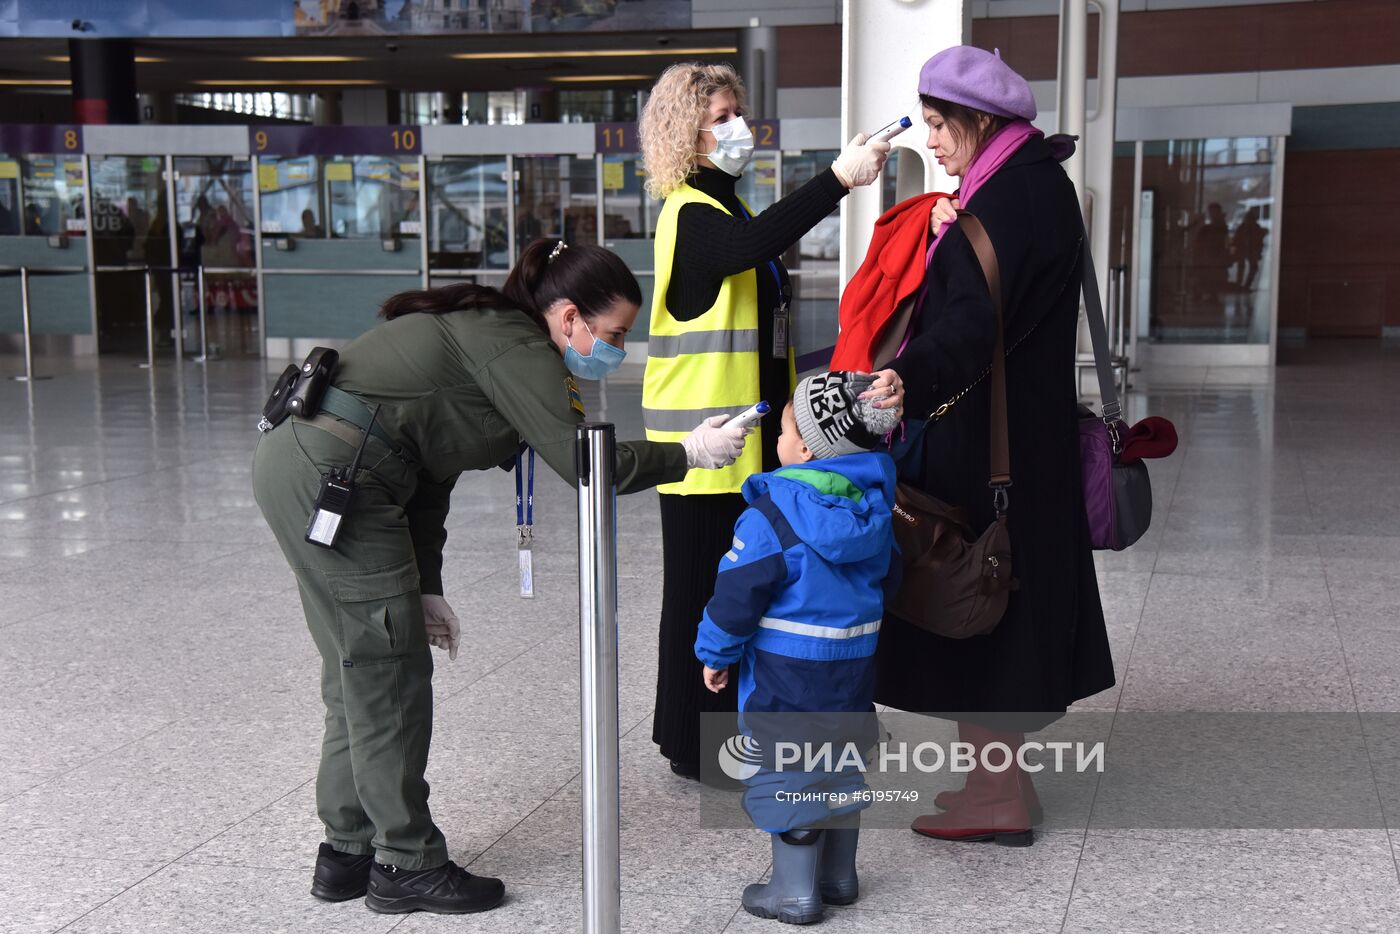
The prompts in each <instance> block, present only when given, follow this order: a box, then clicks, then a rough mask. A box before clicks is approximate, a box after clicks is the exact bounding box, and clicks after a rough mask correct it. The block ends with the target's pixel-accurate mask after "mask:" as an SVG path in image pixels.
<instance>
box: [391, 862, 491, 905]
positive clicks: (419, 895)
mask: <svg viewBox="0 0 1400 934" xmlns="http://www.w3.org/2000/svg"><path fill="white" fill-rule="evenodd" d="M505 894H506V887H505V885H504V884H503V883H502V882H501V880H500V879H490V878H487V877H486V876H474V875H472V874H471V873H469V872H467V871H466V870H465V869H463V868H462V867H461V866H458V865H457V864H456V863H454V862H452V861H451V860H448V861H447V862H446V863H445V864H444V865H442V866H437V867H434V868H433V869H400V868H398V867H397V866H386V865H384V864H383V863H379V862H376V863H375V864H374V868H372V869H371V870H370V873H369V895H367V896H366V897H365V905H366V906H368V907H369V908H372V909H374V910H375V911H378V912H382V913H384V914H403V913H404V912H408V911H431V912H433V913H434V914H440V915H465V914H471V913H473V912H477V911H490V910H491V909H492V908H495V907H496V906H497V905H499V904H500V903H501V899H503V898H505Z"/></svg>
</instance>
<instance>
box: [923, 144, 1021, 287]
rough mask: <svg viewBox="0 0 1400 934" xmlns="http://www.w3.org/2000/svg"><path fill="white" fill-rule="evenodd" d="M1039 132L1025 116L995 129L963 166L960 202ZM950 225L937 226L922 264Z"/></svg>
mask: <svg viewBox="0 0 1400 934" xmlns="http://www.w3.org/2000/svg"><path fill="white" fill-rule="evenodd" d="M1043 135H1044V134H1043V133H1041V132H1040V131H1039V130H1037V129H1036V128H1035V127H1033V126H1031V124H1030V122H1029V121H1027V120H1016V121H1014V122H1012V123H1008V124H1007V125H1006V126H1004V127H1002V128H1001V129H1000V130H997V132H996V133H994V134H993V135H992V138H991V139H989V140H987V142H986V143H985V144H983V146H982V149H981V151H979V152H978V153H977V155H976V156H975V157H974V158H973V160H972V164H971V165H969V166H968V167H967V173H966V174H965V175H963V177H962V187H961V188H959V189H958V200H959V201H960V202H962V206H963V207H964V208H967V207H969V205H970V204H971V203H972V196H973V195H975V194H977V189H979V188H981V187H982V185H983V184H984V183H985V182H986V181H987V179H989V178H991V177H992V176H993V175H995V174H997V172H999V171H1001V167H1002V166H1004V165H1006V163H1007V160H1009V159H1010V158H1011V157H1012V156H1014V155H1015V154H1016V151H1017V150H1019V149H1020V148H1021V147H1022V146H1024V145H1026V143H1028V142H1030V141H1031V140H1033V139H1038V138H1040V137H1041V136H1043ZM951 226H953V225H952V224H944V225H943V226H942V227H940V228H939V229H938V236H936V237H934V238H933V241H932V242H931V243H929V245H928V252H927V253H926V254H924V267H925V268H927V267H928V264H929V263H931V262H933V251H934V249H936V248H937V246H938V244H940V243H942V242H943V234H944V232H945V231H946V230H947V229H948V228H949V227H951Z"/></svg>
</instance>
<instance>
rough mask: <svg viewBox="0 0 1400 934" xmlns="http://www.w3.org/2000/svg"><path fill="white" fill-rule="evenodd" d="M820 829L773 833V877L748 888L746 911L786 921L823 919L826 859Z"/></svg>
mask: <svg viewBox="0 0 1400 934" xmlns="http://www.w3.org/2000/svg"><path fill="white" fill-rule="evenodd" d="M823 836H825V834H824V833H823V832H822V831H820V830H789V831H787V832H785V833H775V834H773V876H772V878H771V879H770V880H769V881H768V882H766V883H760V884H755V885H751V886H749V887H748V888H746V889H744V899H743V905H744V910H745V911H747V912H748V913H749V914H751V915H754V916H756V917H759V918H776V919H777V920H779V921H781V922H782V923H784V924H815V923H816V922H818V921H820V920H821V919H822V897H821V893H820V891H819V890H818V887H817V870H818V867H819V865H820V863H821V858H822V838H823Z"/></svg>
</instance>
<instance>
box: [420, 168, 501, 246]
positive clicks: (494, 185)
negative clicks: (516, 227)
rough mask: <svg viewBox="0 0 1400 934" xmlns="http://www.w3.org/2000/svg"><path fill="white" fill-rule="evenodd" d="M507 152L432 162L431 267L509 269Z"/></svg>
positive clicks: (430, 188) (429, 192) (430, 192)
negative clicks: (505, 153) (502, 154)
mask: <svg viewBox="0 0 1400 934" xmlns="http://www.w3.org/2000/svg"><path fill="white" fill-rule="evenodd" d="M509 208H510V203H509V201H508V200H507V198H506V157H505V156H453V157H451V158H446V159H442V160H441V161H435V162H429V163H428V249H429V254H428V257H429V263H428V265H429V267H430V268H432V269H507V268H509V267H510V243H509V241H508V239H507V230H508V229H509V228H508V226H507V212H508V211H509Z"/></svg>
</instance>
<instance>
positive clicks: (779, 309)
mask: <svg viewBox="0 0 1400 934" xmlns="http://www.w3.org/2000/svg"><path fill="white" fill-rule="evenodd" d="M739 208H740V210H742V211H743V212H744V218H745V220H748V219H750V218H752V217H753V215H752V214H750V213H749V208H748V205H746V204H744V202H742V201H740V202H739ZM768 269H769V270H770V271H771V272H772V273H773V284H774V285H776V286H777V287H778V304H777V306H776V307H775V308H774V309H773V359H774V360H786V359H787V357H788V339H789V338H788V334H789V328H790V325H791V323H792V322H791V312H790V309H791V307H792V288H791V286H784V285H783V275H782V273H780V272H779V271H778V263H777V261H776V260H771V259H770V260H769V261H768Z"/></svg>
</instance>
